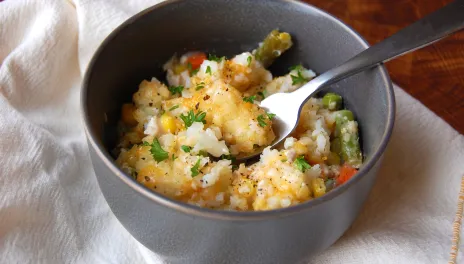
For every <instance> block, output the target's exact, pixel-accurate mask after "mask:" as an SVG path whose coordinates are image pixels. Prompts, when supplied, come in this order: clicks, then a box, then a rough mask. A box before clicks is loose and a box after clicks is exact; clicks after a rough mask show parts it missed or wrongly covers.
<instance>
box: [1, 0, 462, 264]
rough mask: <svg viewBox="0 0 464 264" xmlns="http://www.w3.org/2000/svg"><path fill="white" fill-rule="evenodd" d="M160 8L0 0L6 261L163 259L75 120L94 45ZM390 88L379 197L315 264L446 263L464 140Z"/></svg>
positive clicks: (97, 1) (86, 0)
mask: <svg viewBox="0 0 464 264" xmlns="http://www.w3.org/2000/svg"><path fill="white" fill-rule="evenodd" d="M157 2H159V1H156V0H152V1H150V0H132V1H107V0H81V1H78V0H76V1H65V0H55V1H53V0H40V1H38V0H36V1H32V0H30V1H27V0H6V1H4V2H1V3H0V62H1V68H0V157H1V161H0V175H1V176H0V190H1V191H0V263H47V264H50V263H162V260H161V259H160V258H158V257H157V256H156V255H155V254H153V253H151V252H150V251H149V250H148V249H146V248H145V247H144V246H142V245H141V244H139V243H138V242H137V241H136V240H135V239H134V238H132V237H131V235H130V234H129V233H128V232H127V231H126V230H125V229H124V228H123V227H122V226H121V224H119V222H118V221H117V219H116V218H115V217H114V215H113V214H112V213H111V211H110V209H109V207H108V205H107V204H106V202H105V201H104V198H103V196H102V194H101V192H100V190H99V188H98V185H97V181H96V180H95V176H94V172H93V170H92V169H91V165H90V160H89V156H88V152H87V146H86V141H85V137H84V133H83V127H82V123H81V118H80V114H79V93H80V89H81V88H80V84H81V82H82V76H83V73H84V71H85V68H86V66H87V64H88V62H89V60H90V58H91V56H92V55H93V53H94V51H95V50H96V48H97V46H98V45H99V44H100V43H101V41H102V40H103V39H104V37H105V36H107V35H108V34H109V33H110V32H111V31H112V30H113V29H114V28H115V27H116V26H118V25H119V24H120V23H122V22H123V21H124V20H125V19H127V18H128V17H130V16H131V15H133V14H135V13H137V12H138V11H141V10H143V9H144V8H146V7H149V6H151V5H153V4H155V3H157ZM417 78H420V76H417ZM395 92H396V99H397V118H396V125H395V129H394V133H393V136H392V139H391V143H390V145H389V147H388V150H387V152H386V155H385V160H384V164H383V167H382V168H381V171H380V175H379V178H378V181H377V183H376V185H375V187H374V189H373V191H372V194H371V195H370V197H369V200H368V202H367V204H366V206H365V208H364V210H363V211H362V213H361V215H360V216H359V217H358V219H357V220H356V221H355V223H354V225H353V226H352V228H351V229H350V230H349V231H348V232H347V233H346V234H345V236H343V237H342V238H341V239H340V240H339V241H338V242H337V243H336V244H335V245H333V246H332V247H330V248H329V249H328V250H326V251H325V252H323V253H321V254H319V255H318V256H316V257H315V258H314V259H313V261H312V262H311V263H313V262H314V263H316V262H317V263H408V264H410V263H445V262H446V261H447V260H448V259H449V251H450V248H451V240H452V225H453V220H454V217H455V211H456V207H457V201H458V193H459V186H460V181H461V178H462V175H463V174H464V165H463V163H464V137H463V136H462V135H460V134H459V133H457V132H456V131H455V130H453V129H452V128H451V127H450V126H449V125H447V124H446V123H445V122H443V121H442V120H441V119H440V118H438V117H437V116H435V115H434V114H433V113H431V112H430V111H429V110H428V109H427V108H425V107H424V106H423V105H421V104H420V103H419V102H418V101H416V100H414V99H413V98H411V97H410V96H409V95H407V94H406V93H404V92H403V91H402V90H401V89H399V88H395ZM461 252H462V251H461ZM461 252H460V253H459V255H458V258H460V259H462V253H461Z"/></svg>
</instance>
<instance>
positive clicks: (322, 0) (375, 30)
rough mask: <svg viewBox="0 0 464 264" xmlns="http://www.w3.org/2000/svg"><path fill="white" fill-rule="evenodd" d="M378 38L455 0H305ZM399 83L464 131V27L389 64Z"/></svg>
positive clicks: (366, 35) (372, 40)
mask: <svg viewBox="0 0 464 264" xmlns="http://www.w3.org/2000/svg"><path fill="white" fill-rule="evenodd" d="M305 1H306V2H307V3H310V4H312V5H314V6H316V7H319V8H321V9H323V10H325V11H327V12H329V13H331V14H333V15H334V16H336V17H338V18H339V19H341V20H342V21H344V22H345V23H347V24H348V25H350V26H351V27H353V28H354V29H355V30H356V31H357V32H359V33H360V34H361V35H362V36H363V37H364V38H365V39H366V40H367V41H368V42H369V43H370V44H374V43H377V42H379V41H381V40H383V39H385V38H386V37H388V36H390V35H392V34H394V33H395V32H397V31H398V30H399V29H401V28H403V27H405V26H407V25H409V24H411V23H412V22H414V21H416V20H417V19H420V18H422V17H423V16H425V15H427V14H429V13H431V12H433V11H435V10H437V9H439V8H440V7H442V6H444V5H446V4H447V3H450V2H452V1H451V0H305ZM386 66H387V68H388V71H389V73H390V76H391V78H392V80H393V82H395V83H397V84H398V85H400V86H401V87H402V88H403V89H404V90H406V92H408V93H409V94H411V95H412V96H414V97H415V98H417V99H418V100H419V101H421V102H422V103H423V104H424V105H426V106H427V107H428V108H430V109H431V110H432V111H434V112H435V113H436V114H437V115H439V116H440V117H442V118H443V119H444V120H446V121H447V122H448V123H449V124H450V125H451V126H453V127H454V128H455V129H456V130H458V131H459V132H460V133H461V134H464V31H461V32H459V33H457V34H455V35H453V36H451V37H448V38H446V39H443V40H441V41H440V42H437V43H435V44H433V45H431V46H428V47H425V48H423V49H420V50H417V51H415V52H413V53H410V54H407V55H404V56H402V57H399V58H397V59H395V60H393V61H390V62H388V63H386Z"/></svg>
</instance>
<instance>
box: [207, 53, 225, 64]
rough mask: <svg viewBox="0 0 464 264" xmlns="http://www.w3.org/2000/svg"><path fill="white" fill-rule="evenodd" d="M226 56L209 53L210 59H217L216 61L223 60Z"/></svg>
mask: <svg viewBox="0 0 464 264" xmlns="http://www.w3.org/2000/svg"><path fill="white" fill-rule="evenodd" d="M225 59H226V57H224V56H222V57H217V56H216V55H213V54H209V55H208V60H210V61H215V62H218V63H219V62H221V61H222V60H225Z"/></svg>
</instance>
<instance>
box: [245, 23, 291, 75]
mask: <svg viewBox="0 0 464 264" xmlns="http://www.w3.org/2000/svg"><path fill="white" fill-rule="evenodd" d="M292 45H293V43H292V37H291V36H290V34H288V33H286V32H279V31H278V30H273V31H271V33H269V35H267V37H266V38H265V39H264V41H263V42H262V43H261V44H260V46H259V47H258V48H257V49H256V50H255V51H254V55H255V58H256V60H258V61H259V62H261V64H262V65H263V66H264V67H266V68H267V67H269V66H270V65H271V64H272V62H273V61H274V60H275V59H276V58H277V57H279V56H280V55H281V54H282V53H284V52H285V51H286V50H288V49H289V48H290V47H291V46H292Z"/></svg>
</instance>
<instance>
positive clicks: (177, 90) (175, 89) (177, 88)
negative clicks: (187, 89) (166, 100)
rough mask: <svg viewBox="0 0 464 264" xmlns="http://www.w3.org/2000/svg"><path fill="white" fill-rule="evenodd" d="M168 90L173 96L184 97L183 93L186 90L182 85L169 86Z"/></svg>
mask: <svg viewBox="0 0 464 264" xmlns="http://www.w3.org/2000/svg"><path fill="white" fill-rule="evenodd" d="M168 89H169V91H170V92H171V93H172V94H173V95H175V94H179V95H182V91H183V90H184V86H182V85H179V86H169V87H168Z"/></svg>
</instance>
